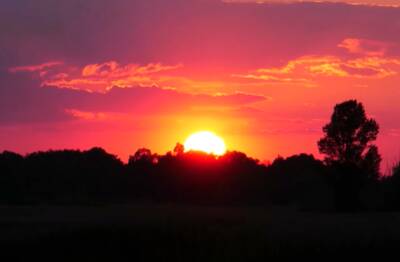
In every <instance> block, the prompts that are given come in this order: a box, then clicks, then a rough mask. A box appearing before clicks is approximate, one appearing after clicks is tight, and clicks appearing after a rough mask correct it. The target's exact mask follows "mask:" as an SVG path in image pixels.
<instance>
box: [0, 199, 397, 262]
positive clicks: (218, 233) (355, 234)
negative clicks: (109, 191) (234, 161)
mask: <svg viewBox="0 0 400 262" xmlns="http://www.w3.org/2000/svg"><path fill="white" fill-rule="evenodd" d="M0 225H1V232H0V240H1V253H0V254H1V256H2V257H7V260H3V261H16V260H20V261H28V260H30V259H33V258H40V259H41V260H50V259H51V260H53V261H74V260H76V259H80V260H81V259H86V260H87V261H96V260H112V261H125V260H128V259H129V260H131V261H132V260H136V261H152V260H154V259H157V261H260V260H262V259H267V258H285V257H287V258H298V257H299V256H301V257H303V256H306V257H310V256H316V257H321V258H325V259H328V258H333V257H341V258H346V257H349V256H351V257H359V258H371V256H377V257H381V258H383V257H384V256H386V255H391V254H396V253H397V248H398V247H399V244H400V214H397V213H359V214H332V213H306V212H304V213H302V212H296V211H294V210H291V209H286V208H285V209H284V208H216V207H176V206H161V207H160V206H159V207H140V206H109V207H2V208H0ZM73 259H74V260H73Z"/></svg>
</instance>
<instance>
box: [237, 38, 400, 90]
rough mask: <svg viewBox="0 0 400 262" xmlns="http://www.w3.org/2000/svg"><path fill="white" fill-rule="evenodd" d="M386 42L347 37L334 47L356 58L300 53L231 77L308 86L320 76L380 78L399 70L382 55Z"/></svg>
mask: <svg viewBox="0 0 400 262" xmlns="http://www.w3.org/2000/svg"><path fill="white" fill-rule="evenodd" d="M387 46H388V45H387V44H385V43H383V42H379V41H372V40H365V39H355V38H349V39H345V40H344V41H343V42H341V43H340V44H339V45H338V47H340V48H345V49H346V50H347V51H348V53H350V54H355V55H357V57H353V58H346V57H340V56H338V55H325V56H323V55H322V56H321V55H320V56H317V55H313V56H303V57H299V58H297V59H293V60H290V61H289V62H288V63H287V64H286V65H284V66H282V67H266V68H260V69H256V70H253V71H251V72H249V73H246V74H233V75H232V76H233V77H239V78H245V79H255V80H260V81H265V82H272V83H273V82H281V83H291V84H300V85H304V86H312V85H313V83H315V80H316V79H317V78H320V77H339V78H359V79H381V78H386V77H390V76H394V75H397V74H399V73H400V58H398V57H390V56H386V55H385V54H386V48H387Z"/></svg>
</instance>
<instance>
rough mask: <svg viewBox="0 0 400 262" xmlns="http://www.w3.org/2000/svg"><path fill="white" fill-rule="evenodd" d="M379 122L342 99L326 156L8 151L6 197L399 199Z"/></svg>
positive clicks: (283, 201)
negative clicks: (382, 167)
mask: <svg viewBox="0 0 400 262" xmlns="http://www.w3.org/2000/svg"><path fill="white" fill-rule="evenodd" d="M378 130H379V127H378V125H377V123H376V122H375V121H374V120H372V119H368V118H367V117H366V116H365V112H364V109H363V107H362V104H361V103H358V102H357V101H355V100H350V101H346V102H344V103H342V104H338V105H336V107H335V110H334V113H333V115H332V119H331V122H330V123H329V124H327V125H326V126H325V127H324V132H325V136H324V137H323V138H322V139H321V140H320V141H319V143H318V145H319V148H320V151H321V152H322V153H324V154H326V158H325V160H324V161H321V160H317V159H315V158H314V157H313V156H312V155H307V154H300V155H295V156H292V157H288V158H281V157H279V158H277V159H275V160H274V161H273V162H272V163H271V164H269V165H264V164H262V163H260V162H259V161H258V160H256V159H253V158H250V157H248V156H246V155H245V154H244V153H241V152H228V153H226V154H225V155H223V156H220V157H216V156H213V155H207V154H203V153H199V152H184V148H183V146H182V145H180V144H178V145H177V146H176V147H175V149H174V150H172V151H171V152H168V153H166V154H165V155H157V154H153V153H152V152H151V151H150V150H148V149H139V150H138V151H137V152H136V153H135V154H134V155H132V156H131V157H130V158H129V161H128V163H123V162H122V161H120V160H119V159H118V158H117V157H116V156H114V155H112V154H109V153H107V152H106V151H105V150H103V149H101V148H93V149H91V150H88V151H79V150H62V151H47V152H36V153H32V154H28V155H26V156H21V155H19V154H16V153H12V152H7V151H6V152H3V153H1V154H0V204H3V205H16V204H57V205H59V204H66V205H75V204H114V203H120V204H125V203H143V204H146V203H178V204H195V205H258V206H259V205H291V206H296V207H298V208H300V209H303V210H321V211H323V210H326V211H332V210H336V211H362V210H398V209H400V163H399V164H398V165H397V166H396V167H394V168H393V174H392V176H390V177H382V176H381V175H380V172H379V164H380V156H379V153H378V150H377V147H376V146H374V145H373V144H372V142H373V141H374V140H375V139H376V136H377V134H378Z"/></svg>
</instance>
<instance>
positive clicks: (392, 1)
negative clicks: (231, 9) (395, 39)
mask: <svg viewBox="0 0 400 262" xmlns="http://www.w3.org/2000/svg"><path fill="white" fill-rule="evenodd" d="M222 1H223V2H226V3H258V4H263V3H264V4H291V3H304V2H306V3H307V2H308V3H345V4H350V5H368V6H382V7H400V3H399V1H398V0H222Z"/></svg>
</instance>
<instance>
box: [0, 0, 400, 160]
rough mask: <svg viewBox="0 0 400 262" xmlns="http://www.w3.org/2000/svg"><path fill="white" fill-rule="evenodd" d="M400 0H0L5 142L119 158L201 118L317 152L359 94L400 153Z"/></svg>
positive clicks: (260, 146) (239, 139)
mask: <svg viewBox="0 0 400 262" xmlns="http://www.w3.org/2000/svg"><path fill="white" fill-rule="evenodd" d="M398 6H400V1H399V0H342V1H339V0H338V1H309V2H306V1H296V0H293V1H290V0H289V1H276V0H261V1H260V0H258V1H253V0H233V1H231V0H225V1H222V0H168V1H166V0H114V1H108V0H86V1H80V0H59V1H53V0H38V1H31V0H2V1H1V3H0V151H2V150H11V151H16V152H19V153H27V152H32V151H36V150H48V149H61V148H69V149H87V148H91V147H93V146H101V147H103V148H105V149H106V150H107V151H110V152H112V153H115V154H117V155H118V156H119V157H120V158H121V159H123V160H126V159H127V158H128V156H129V155H130V154H133V153H134V152H135V151H136V149H138V148H141V147H146V148H150V149H151V150H152V151H153V152H157V153H165V152H167V151H169V150H171V149H173V147H174V146H175V144H176V143H177V142H181V143H183V142H184V140H185V139H186V137H188V136H189V135H190V134H191V133H193V132H196V131H200V130H209V131H213V132H215V133H217V134H218V135H219V136H221V137H222V138H223V139H224V140H225V142H226V144H227V147H228V149H229V150H239V151H243V152H245V153H247V154H248V155H250V156H252V157H255V158H258V159H260V160H262V161H272V160H273V159H274V158H275V157H276V156H278V155H280V156H290V155H293V154H298V153H302V152H305V153H312V154H314V155H316V156H317V157H321V156H320V155H319V154H318V148H317V141H318V139H319V138H321V137H322V135H323V133H322V127H323V125H325V124H326V123H328V122H329V118H330V115H331V113H332V110H333V107H334V105H335V104H337V103H340V102H343V101H345V100H348V99H357V100H359V101H360V102H362V103H363V104H364V106H365V108H366V111H367V114H368V116H369V117H373V118H375V119H376V120H377V122H378V123H379V124H380V128H381V129H380V134H379V138H378V141H377V144H378V146H379V149H380V152H381V153H382V155H383V157H384V163H385V165H389V164H390V163H392V162H393V161H396V160H399V159H400V121H399V116H400V103H399V98H400V89H399V83H400V75H399V73H400V34H399V32H400V7H398Z"/></svg>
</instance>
